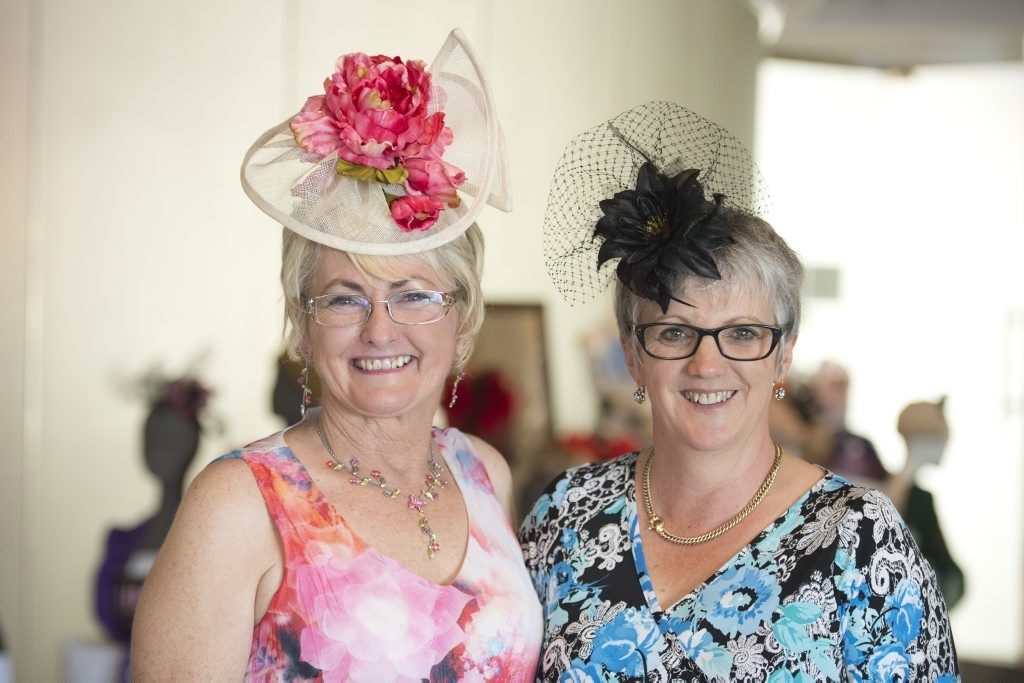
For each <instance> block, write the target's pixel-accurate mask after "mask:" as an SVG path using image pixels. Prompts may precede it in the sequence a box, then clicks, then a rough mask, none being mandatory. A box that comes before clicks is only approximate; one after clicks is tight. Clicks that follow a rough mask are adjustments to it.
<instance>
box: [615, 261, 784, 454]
mask: <svg viewBox="0 0 1024 683" xmlns="http://www.w3.org/2000/svg"><path fill="white" fill-rule="evenodd" d="M686 301H687V302H688V303H690V304H692V306H687V305H685V304H682V303H679V302H678V301H672V303H671V305H670V306H669V308H668V311H666V312H664V313H662V311H661V308H660V307H659V306H657V305H656V304H654V303H653V302H645V303H644V304H643V305H642V306H641V308H640V316H639V320H637V321H636V323H637V324H643V323H655V322H658V323H682V324H686V325H692V326H694V327H700V328H706V329H708V328H716V327H722V326H723V325H736V324H741V323H754V324H760V325H777V324H778V323H779V321H777V320H775V316H774V314H773V308H772V306H770V305H769V302H768V300H767V298H766V297H764V296H762V295H760V294H756V293H753V292H751V291H750V290H749V289H747V288H742V289H741V288H739V287H733V286H730V285H729V283H728V282H722V281H716V282H713V283H711V284H710V285H709V286H700V287H688V288H687V289H686ZM626 341H630V340H626ZM795 341H796V340H795V339H794V340H790V341H789V343H787V344H786V345H785V346H782V345H779V346H778V347H777V348H776V349H775V351H773V352H772V354H771V355H770V356H768V357H767V358H764V359H762V360H756V361H737V360H729V359H728V358H725V357H724V356H722V354H721V353H720V352H719V350H718V347H717V346H716V344H715V340H714V339H713V338H712V337H711V336H710V335H708V336H705V337H704V338H703V339H701V341H700V344H699V346H698V347H697V351H696V353H694V355H692V356H690V357H689V358H683V359H680V360H662V359H659V358H652V357H651V356H648V355H647V354H646V353H644V351H643V350H639V351H638V352H637V353H638V356H639V362H638V361H637V359H636V358H635V357H634V354H633V352H632V349H631V348H630V347H629V346H628V345H626V348H625V352H626V360H627V363H628V364H629V367H630V374H631V375H632V376H633V379H634V380H636V382H637V384H639V385H640V386H644V387H646V389H647V397H648V399H649V400H650V402H651V410H652V413H653V418H654V430H655V434H656V435H660V437H662V438H664V439H667V440H668V442H670V443H679V444H680V445H685V446H688V447H690V448H694V449H698V450H706V451H716V450H722V449H727V448H730V447H742V446H743V445H744V444H747V443H752V442H754V441H756V440H759V439H763V438H765V437H766V436H767V434H768V409H769V405H770V402H771V400H772V389H773V385H774V383H775V382H776V381H778V380H781V379H782V378H783V377H785V374H786V371H787V370H788V369H789V365H790V363H791V362H792V354H793V344H794V343H795ZM776 354H783V360H782V364H781V366H778V364H777V361H776V359H777V356H776Z"/></svg>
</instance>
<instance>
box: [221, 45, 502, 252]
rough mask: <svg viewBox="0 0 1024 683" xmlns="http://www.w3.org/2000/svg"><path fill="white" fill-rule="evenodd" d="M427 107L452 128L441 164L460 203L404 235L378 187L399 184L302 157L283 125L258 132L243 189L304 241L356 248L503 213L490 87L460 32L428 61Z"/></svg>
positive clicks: (403, 244) (415, 238)
mask: <svg viewBox="0 0 1024 683" xmlns="http://www.w3.org/2000/svg"><path fill="white" fill-rule="evenodd" d="M429 73H430V75H431V78H432V93H431V100H430V103H429V107H428V113H434V112H437V111H442V112H444V117H445V119H444V123H445V125H446V126H447V127H448V128H450V129H451V131H452V136H453V137H452V142H451V143H450V144H449V145H448V146H447V147H446V148H445V150H444V154H443V158H444V161H445V162H447V163H449V164H452V165H454V166H456V167H458V168H459V169H461V170H462V171H463V172H464V173H465V182H464V183H463V184H462V185H460V186H459V187H458V195H459V197H460V198H461V204H460V205H459V206H458V207H455V208H451V207H446V208H445V209H444V210H442V211H441V212H440V213H439V215H438V218H437V221H436V223H434V225H432V226H431V227H430V228H429V229H427V230H411V231H409V232H406V231H403V230H402V229H401V228H399V227H398V225H397V224H396V223H395V220H394V219H393V218H392V215H391V210H390V208H389V206H388V202H387V199H386V196H385V193H387V194H390V195H393V196H402V195H405V194H406V191H405V188H404V187H403V186H401V185H387V184H382V183H376V182H370V181H364V180H355V179H353V178H350V177H347V176H344V175H340V174H338V173H337V172H336V170H335V166H336V164H337V162H338V154H337V152H333V153H331V154H327V155H324V156H320V155H316V154H311V153H309V152H307V151H305V150H304V149H302V148H301V147H300V146H299V145H298V144H297V143H296V142H295V138H294V136H293V135H292V131H291V129H290V128H289V123H290V121H291V117H289V119H288V120H287V121H284V122H283V123H281V124H279V125H277V126H275V127H273V128H271V129H270V130H268V131H267V132H266V133H264V134H263V135H262V136H260V138H259V139H258V140H256V142H255V143H253V145H252V147H250V148H249V150H248V152H246V154H245V158H244V160H243V162H242V171H241V178H242V187H243V189H244V190H245V193H246V194H247V195H249V198H250V199H252V201H253V202H254V203H255V204H256V206H258V207H259V208H260V209H261V210H262V211H263V212H264V213H266V214H267V215H268V216H270V217H271V218H273V219H274V220H276V221H277V222H279V223H280V224H281V225H283V226H285V227H286V228H289V229H290V230H293V231H295V232H297V233H298V234H300V235H302V236H303V237H305V238H307V239H310V240H313V241H314V242H318V243H320V244H323V245H326V246H328V247H333V248H335V249H340V250H342V251H348V252H353V253H359V254H375V255H399V254H411V253H416V252H420V251H425V250H427V249H433V248H435V247H437V246H440V245H442V244H445V243H446V242H449V241H451V240H453V239H455V238H456V237H458V236H459V235H461V234H462V233H463V232H464V231H465V230H466V229H467V228H468V227H469V226H470V225H471V224H472V223H473V221H475V220H476V218H477V217H478V216H479V214H480V211H481V210H482V209H483V207H484V205H485V204H490V205H491V206H493V207H495V208H497V209H500V210H502V211H509V210H510V209H511V204H512V201H511V192H510V189H509V173H508V161H507V156H506V152H505V144H504V140H503V139H502V134H501V128H500V126H499V124H498V120H497V117H496V115H495V108H494V102H493V99H492V97H491V91H490V86H489V85H488V82H487V79H486V77H485V76H484V72H483V69H482V68H481V65H480V61H479V59H478V57H477V55H476V53H475V52H474V50H473V48H472V47H471V46H470V45H469V42H468V41H467V40H466V38H465V36H464V35H463V34H462V32H461V31H460V30H459V29H455V30H453V31H452V32H451V33H450V34H449V36H448V39H447V40H446V41H445V44H444V45H443V46H442V48H441V50H440V52H439V53H438V55H437V57H436V58H435V59H434V61H433V63H431V65H430V67H429Z"/></svg>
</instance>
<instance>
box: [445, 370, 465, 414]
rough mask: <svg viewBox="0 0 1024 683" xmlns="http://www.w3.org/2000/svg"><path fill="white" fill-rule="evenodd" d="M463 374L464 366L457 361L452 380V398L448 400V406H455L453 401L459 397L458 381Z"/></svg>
mask: <svg viewBox="0 0 1024 683" xmlns="http://www.w3.org/2000/svg"><path fill="white" fill-rule="evenodd" d="M465 376H466V367H465V366H464V365H463V364H462V363H459V365H458V367H457V368H456V369H455V381H454V382H452V398H451V400H450V401H448V407H449V408H454V407H455V401H456V400H457V399H458V398H459V382H461V381H462V378H463V377H465Z"/></svg>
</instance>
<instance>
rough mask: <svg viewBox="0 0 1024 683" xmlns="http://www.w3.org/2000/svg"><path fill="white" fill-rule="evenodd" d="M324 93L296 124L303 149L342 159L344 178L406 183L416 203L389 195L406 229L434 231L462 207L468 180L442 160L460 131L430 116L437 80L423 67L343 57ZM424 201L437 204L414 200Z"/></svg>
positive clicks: (436, 114) (376, 58) (398, 61)
mask: <svg viewBox="0 0 1024 683" xmlns="http://www.w3.org/2000/svg"><path fill="white" fill-rule="evenodd" d="M324 93H325V94H323V95H314V96H313V97H310V98H309V99H308V100H306V104H305V105H304V106H303V107H302V111H301V112H299V114H297V115H296V116H295V118H293V119H292V121H291V126H290V127H291V130H292V134H293V135H294V136H295V141H296V143H297V144H298V145H299V146H300V147H302V149H304V150H305V151H307V152H309V153H311V154H315V155H318V156H326V155H328V154H332V153H337V155H338V156H339V157H340V159H341V160H343V161H339V164H338V166H337V172H338V173H340V174H342V175H345V176H348V177H351V178H354V179H356V180H363V181H366V180H371V181H374V182H380V183H385V184H400V183H403V182H404V186H405V190H406V192H408V193H409V196H407V197H405V198H404V199H408V200H409V201H404V202H401V204H400V205H399V206H398V207H395V206H394V203H396V202H398V201H399V200H400V199H403V197H397V198H395V197H392V196H389V197H388V200H389V202H391V203H392V216H393V217H394V218H395V220H396V222H397V223H398V225H399V227H400V228H402V229H403V230H406V231H409V230H426V229H428V228H429V227H430V226H432V225H433V224H434V223H435V222H436V221H437V216H438V214H439V213H440V211H441V210H443V209H444V205H447V206H449V207H457V206H458V205H459V203H460V200H459V197H458V194H457V192H456V188H457V187H458V186H459V185H461V184H462V183H463V182H464V181H465V174H464V173H463V172H462V171H461V170H460V169H458V168H456V167H455V166H452V165H451V164H449V163H446V162H444V161H442V160H441V156H442V155H443V154H444V150H445V148H446V147H447V146H448V145H449V144H450V143H451V141H452V131H451V129H450V128H448V127H447V126H445V124H444V112H441V111H436V112H434V113H429V112H428V106H429V104H430V98H431V94H432V92H431V76H430V73H428V72H427V71H426V66H425V64H424V63H423V62H422V61H419V60H410V61H409V62H403V61H402V59H401V58H400V57H385V56H383V55H377V56H374V57H370V56H368V55H366V54H363V53H361V52H356V53H352V54H347V55H343V56H342V57H340V58H339V59H338V61H337V63H336V70H335V72H334V74H332V75H331V77H330V78H328V79H327V80H325V81H324ZM418 195H422V196H423V197H426V198H429V199H430V200H433V201H432V202H425V201H422V199H420V200H412V197H414V196H418ZM438 204H440V205H439V206H437V205H438ZM396 214H397V215H396Z"/></svg>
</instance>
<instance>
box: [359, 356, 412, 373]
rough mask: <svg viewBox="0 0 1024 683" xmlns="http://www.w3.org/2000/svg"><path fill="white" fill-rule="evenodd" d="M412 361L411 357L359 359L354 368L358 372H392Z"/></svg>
mask: <svg viewBox="0 0 1024 683" xmlns="http://www.w3.org/2000/svg"><path fill="white" fill-rule="evenodd" d="M411 360H412V356H396V357H394V358H373V359H370V358H359V359H357V360H355V361H353V362H354V363H355V366H356V367H357V368H359V369H360V370H394V369H396V368H400V367H402V366H403V365H405V364H406V363H408V362H410V361H411Z"/></svg>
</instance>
